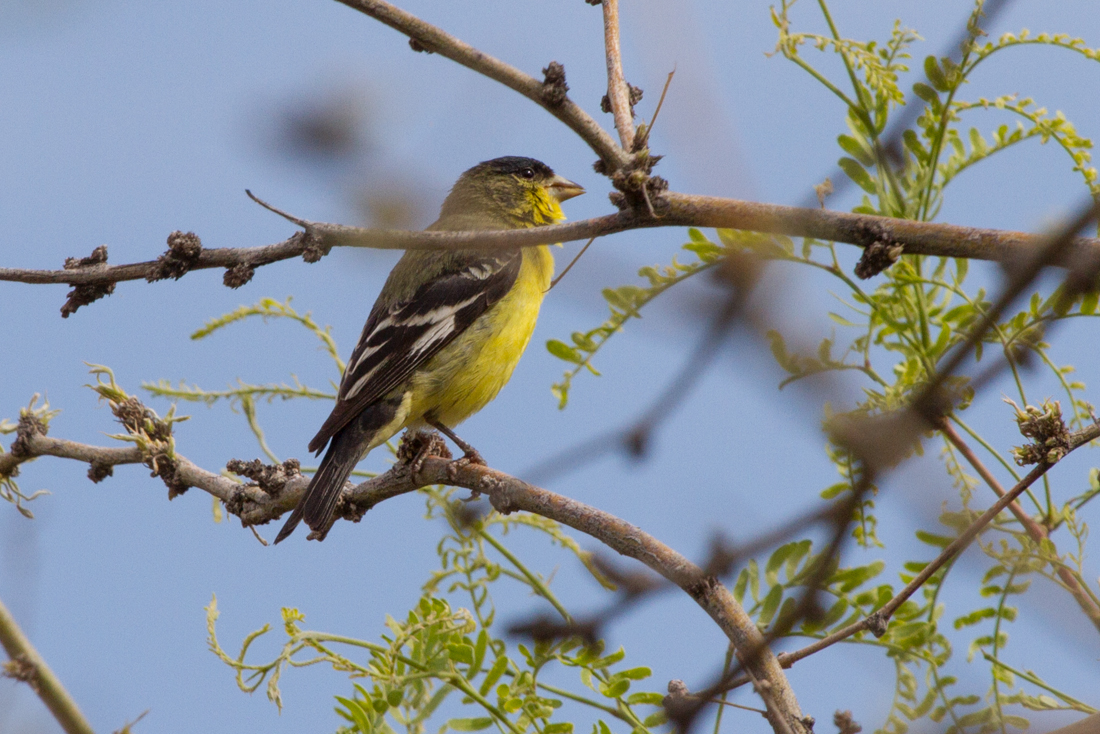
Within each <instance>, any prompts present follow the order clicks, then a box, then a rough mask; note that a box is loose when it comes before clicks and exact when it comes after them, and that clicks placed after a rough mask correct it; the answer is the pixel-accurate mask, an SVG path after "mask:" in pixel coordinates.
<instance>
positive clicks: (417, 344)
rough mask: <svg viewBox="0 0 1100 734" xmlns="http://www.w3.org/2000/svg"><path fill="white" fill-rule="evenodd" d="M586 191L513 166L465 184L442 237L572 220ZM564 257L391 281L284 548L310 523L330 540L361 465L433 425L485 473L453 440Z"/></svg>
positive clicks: (414, 264)
mask: <svg viewBox="0 0 1100 734" xmlns="http://www.w3.org/2000/svg"><path fill="white" fill-rule="evenodd" d="M583 193H584V189H583V188H582V187H581V186H579V185H577V184H575V183H573V182H572V181H569V180H568V179H565V178H562V177H561V176H558V175H556V174H555V173H554V172H553V171H552V170H550V167H549V166H547V165H546V164H545V163H541V162H539V161H536V160H534V159H532V158H520V157H516V156H508V157H504V158H495V159H493V160H491V161H485V162H484V163H479V164H478V165H476V166H474V167H473V168H471V169H470V170H468V171H466V172H465V173H463V174H462V175H461V176H460V177H459V179H458V181H457V182H456V183H455V185H454V188H452V189H451V193H450V194H449V195H448V196H447V198H446V200H445V201H444V202H443V207H442V209H441V210H440V213H439V219H437V220H436V222H435V224H433V225H431V226H430V227H428V229H429V230H435V231H463V230H493V229H522V228H525V227H538V226H541V225H546V224H553V223H555V222H559V221H561V220H563V219H565V215H564V214H563V213H562V210H561V202H563V201H565V200H566V199H571V198H573V197H574V196H579V195H580V194H583ZM553 274H554V258H553V256H552V255H551V254H550V249H549V248H548V247H547V246H545V245H540V246H537V247H524V248H522V249H516V250H495V251H491V250H478V249H476V248H472V249H468V250H410V251H407V252H406V253H405V255H404V256H403V257H402V258H401V260H399V261H398V263H397V265H395V266H394V268H393V270H392V271H391V272H390V275H389V277H388V278H387V279H386V284H385V285H384V286H383V287H382V292H381V293H379V294H378V300H377V301H375V303H374V308H372V309H371V312H370V317H369V318H368V319H367V323H366V326H364V327H363V334H362V335H361V336H360V337H359V343H358V344H357V345H356V347H355V350H354V351H353V352H352V354H351V359H350V360H348V364H347V367H346V368H345V369H344V376H343V378H342V379H341V381H340V391H339V393H338V394H337V396H336V406H335V407H334V408H333V409H332V413H331V415H329V417H328V420H326V421H325V423H324V425H322V426H321V430H320V431H318V432H317V435H316V436H314V437H313V440H312V441H310V443H309V450H310V451H314V452H316V453H320V452H321V451H322V450H324V448H325V446H326V444H327V445H328V451H326V452H325V457H324V459H322V460H321V466H320V467H319V468H318V469H317V473H316V474H315V475H314V476H313V480H312V481H311V482H310V484H309V487H308V488H307V489H306V493H305V495H304V496H303V497H302V499H301V501H300V502H299V503H298V506H297V507H296V508H295V509H294V512H293V513H291V515H290V517H289V518H288V519H287V521H286V524H285V525H283V527H282V530H280V531H279V535H278V536H277V537H276V538H275V542H276V543H278V542H280V541H282V540H284V539H285V538H286V537H287V536H289V535H290V534H291V533H292V532H294V528H295V527H297V525H298V523H299V522H300V521H301V520H303V519H304V520H305V521H306V524H307V525H308V526H309V527H310V529H311V530H312V531H313V532H312V533H310V535H309V537H310V538H315V539H317V540H323V539H324V537H325V535H327V534H328V531H329V529H330V528H331V527H332V523H333V514H334V513H335V510H336V504H337V502H338V500H339V498H340V491H341V490H342V489H343V487H344V483H345V482H346V481H347V479H348V477H349V476H350V475H351V471H352V469H354V468H355V465H356V464H358V463H359V461H360V460H361V459H362V458H363V457H364V456H366V455H367V452H369V451H370V450H371V449H373V448H374V447H376V446H378V445H379V444H382V443H385V442H386V441H387V440H389V439H390V438H391V437H392V436H394V435H395V434H396V433H398V432H399V431H401V429H403V428H412V429H417V428H421V427H424V426H432V427H434V428H437V429H439V430H440V431H442V432H443V433H444V434H446V435H447V436H448V437H449V438H451V440H452V441H454V442H455V443H456V444H457V445H458V446H459V448H461V449H462V450H463V452H464V455H465V456H464V458H466V459H469V460H471V461H475V462H481V457H480V456H479V455H478V453H477V452H476V451H475V450H474V449H473V447H471V446H470V445H469V444H467V443H465V442H463V441H462V440H461V439H459V438H458V436H456V435H455V434H454V432H453V431H452V430H451V429H452V428H453V427H454V426H456V425H457V424H459V423H461V422H462V421H464V420H465V419H467V418H469V417H470V416H471V415H473V414H474V413H476V412H477V411H479V410H481V409H482V408H484V407H485V405H486V404H487V403H488V402H489V401H490V400H492V399H493V398H495V397H496V396H497V393H498V392H500V389H501V388H502V387H504V384H505V383H506V382H508V379H509V378H510V377H511V376H512V371H513V370H514V369H515V367H516V364H517V363H518V362H519V358H520V355H522V354H523V350H524V349H525V348H526V347H527V342H528V341H530V339H531V333H532V331H534V328H535V321H536V319H537V318H538V315H539V306H540V305H541V304H542V297H543V295H544V294H545V293H546V291H547V290H548V289H549V287H550V281H551V278H552V277H553Z"/></svg>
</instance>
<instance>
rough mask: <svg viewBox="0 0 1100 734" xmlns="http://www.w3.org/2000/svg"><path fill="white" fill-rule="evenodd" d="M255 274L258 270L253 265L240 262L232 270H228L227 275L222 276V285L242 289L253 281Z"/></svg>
mask: <svg viewBox="0 0 1100 734" xmlns="http://www.w3.org/2000/svg"><path fill="white" fill-rule="evenodd" d="M255 274H256V268H255V266H253V265H252V263H248V262H239V263H237V264H236V265H234V266H233V267H231V268H226V270H225V275H223V276H222V283H224V284H225V286H226V287H227V288H240V287H241V286H242V285H244V284H245V283H247V282H248V281H250V280H252V276H253V275H255Z"/></svg>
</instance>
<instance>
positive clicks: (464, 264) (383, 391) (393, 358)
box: [309, 250, 523, 452]
mask: <svg viewBox="0 0 1100 734" xmlns="http://www.w3.org/2000/svg"><path fill="white" fill-rule="evenodd" d="M522 259H523V254H522V252H521V251H520V250H513V251H510V252H501V253H470V254H469V255H468V256H464V257H462V258H461V259H460V260H458V261H457V262H456V263H455V266H454V267H452V268H450V269H448V270H446V271H444V272H442V273H440V274H439V275H438V276H436V277H435V278H432V279H431V280H430V281H428V282H426V283H424V284H423V285H422V286H420V288H418V289H417V291H416V292H415V293H414V294H413V295H412V296H410V297H409V298H407V299H404V300H402V301H400V302H397V303H391V304H389V305H388V306H387V305H384V304H382V303H381V301H379V302H378V303H375V305H374V308H373V309H371V314H370V317H369V318H368V319H367V323H366V326H364V327H363V334H362V335H361V336H360V337H359V343H358V344H357V345H356V347H355V351H353V352H352V354H351V359H350V360H348V365H347V367H346V368H345V369H344V377H343V379H342V380H341V382H340V392H339V394H338V395H337V397H336V407H334V408H333V410H332V414H331V415H329V417H328V420H326V421H325V424H324V425H323V426H321V430H320V431H318V432H317V435H316V436H314V437H313V440H312V441H310V443H309V450H310V451H315V452H320V451H321V450H322V449H324V447H325V444H327V443H328V442H329V439H331V438H332V437H333V436H334V435H335V434H336V433H337V432H338V431H340V429H342V428H344V427H345V426H346V425H347V424H348V423H349V422H351V421H352V420H353V419H354V418H355V417H356V416H357V415H359V413H360V412H362V411H363V410H364V409H365V408H366V407H367V406H369V405H371V404H373V403H375V402H378V401H379V400H381V399H383V398H384V397H386V396H387V395H388V394H389V393H390V392H392V391H393V390H394V389H396V388H397V387H399V386H400V385H401V384H402V383H403V382H405V380H407V379H408V378H409V376H410V375H412V374H413V372H415V371H416V369H417V368H419V367H420V366H421V365H423V364H424V363H425V362H427V361H428V360H429V359H431V358H432V357H433V356H435V355H436V354H437V353H438V352H439V351H440V350H441V349H443V348H444V347H445V346H447V345H448V344H450V343H451V342H452V341H454V340H455V338H457V337H458V336H459V335H460V334H462V332H464V331H465V330H466V329H467V328H469V326H470V325H471V324H472V323H474V321H476V320H477V318H478V317H479V316H481V315H482V314H484V313H485V312H486V311H488V310H489V309H490V308H492V307H493V305H494V304H496V303H497V301H499V300H500V299H501V298H503V297H504V296H505V294H507V293H508V291H509V290H511V288H512V284H513V283H515V281H516V277H517V276H518V275H519V268H520V264H521V262H522Z"/></svg>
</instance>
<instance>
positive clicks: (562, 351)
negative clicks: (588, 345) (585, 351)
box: [546, 339, 584, 364]
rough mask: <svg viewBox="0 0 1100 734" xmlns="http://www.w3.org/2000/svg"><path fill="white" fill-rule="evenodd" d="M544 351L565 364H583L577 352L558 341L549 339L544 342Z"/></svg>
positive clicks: (582, 359)
mask: <svg viewBox="0 0 1100 734" xmlns="http://www.w3.org/2000/svg"><path fill="white" fill-rule="evenodd" d="M546 350H547V351H548V352H550V354H552V355H554V356H555V357H557V358H558V359H563V360H565V361H566V362H572V363H573V364H581V363H583V362H584V357H583V356H581V353H580V352H579V351H577V350H576V349H574V348H573V347H571V346H569V345H568V344H566V343H565V342H563V341H561V340H559V339H551V340H549V341H548V342H546Z"/></svg>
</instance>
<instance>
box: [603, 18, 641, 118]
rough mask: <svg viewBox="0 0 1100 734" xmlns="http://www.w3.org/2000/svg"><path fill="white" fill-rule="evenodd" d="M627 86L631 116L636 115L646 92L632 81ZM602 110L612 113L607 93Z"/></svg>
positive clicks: (605, 112)
mask: <svg viewBox="0 0 1100 734" xmlns="http://www.w3.org/2000/svg"><path fill="white" fill-rule="evenodd" d="M597 4H598V3H597ZM626 88H627V90H629V92H630V116H631V117H634V105H636V104H638V103H639V102H641V101H642V95H643V94H645V92H644V91H643V90H642V88H641V87H636V86H634V85H633V84H631V83H630V82H627V83H626ZM600 112H603V113H604V114H611V97H609V96H608V95H606V94H605V95H604V96H603V98H602V99H601V100H600Z"/></svg>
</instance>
